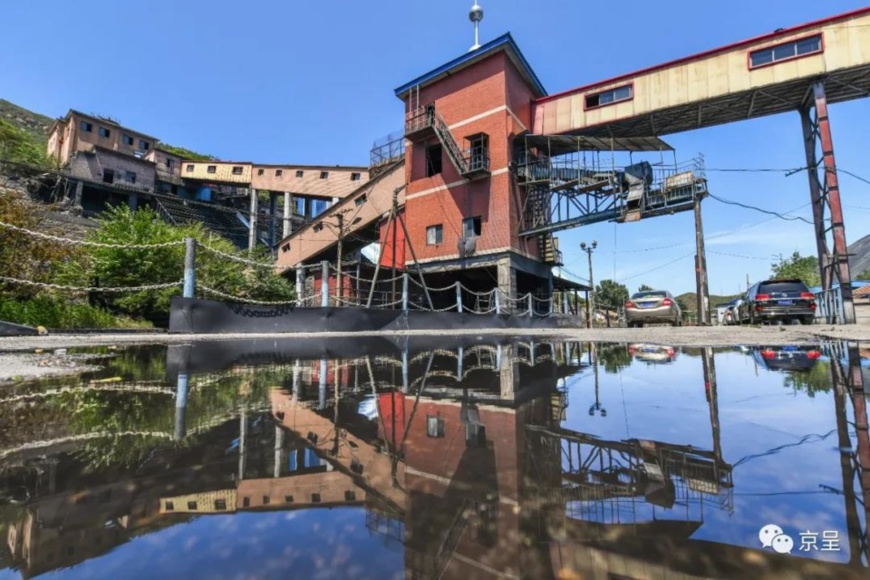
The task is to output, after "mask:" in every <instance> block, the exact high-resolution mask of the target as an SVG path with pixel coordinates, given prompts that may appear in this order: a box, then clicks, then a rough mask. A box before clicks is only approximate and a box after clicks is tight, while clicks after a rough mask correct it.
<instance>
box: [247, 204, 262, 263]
mask: <svg viewBox="0 0 870 580" xmlns="http://www.w3.org/2000/svg"><path fill="white" fill-rule="evenodd" d="M259 203H260V200H259V198H258V197H257V190H256V189H254V188H251V214H250V215H249V216H248V218H249V219H250V223H249V224H248V252H253V251H254V248H255V247H256V246H257V213H258V212H259V211H260V209H259Z"/></svg>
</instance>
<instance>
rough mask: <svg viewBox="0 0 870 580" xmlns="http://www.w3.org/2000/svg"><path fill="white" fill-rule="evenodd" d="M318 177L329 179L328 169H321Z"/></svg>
mask: <svg viewBox="0 0 870 580" xmlns="http://www.w3.org/2000/svg"><path fill="white" fill-rule="evenodd" d="M320 179H329V172H328V171H321V172H320Z"/></svg>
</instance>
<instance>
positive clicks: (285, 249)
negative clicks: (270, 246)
mask: <svg viewBox="0 0 870 580" xmlns="http://www.w3.org/2000/svg"><path fill="white" fill-rule="evenodd" d="M281 251H282V252H284V253H285V254H286V253H287V252H289V251H290V244H289V243H287V244H284V245H283V246H281Z"/></svg>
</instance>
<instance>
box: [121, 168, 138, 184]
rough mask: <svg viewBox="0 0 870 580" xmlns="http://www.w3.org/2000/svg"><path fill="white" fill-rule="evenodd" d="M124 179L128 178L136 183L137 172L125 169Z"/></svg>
mask: <svg viewBox="0 0 870 580" xmlns="http://www.w3.org/2000/svg"><path fill="white" fill-rule="evenodd" d="M124 179H126V180H127V181H129V182H130V183H136V174H135V173H133V172H132V171H125V172H124Z"/></svg>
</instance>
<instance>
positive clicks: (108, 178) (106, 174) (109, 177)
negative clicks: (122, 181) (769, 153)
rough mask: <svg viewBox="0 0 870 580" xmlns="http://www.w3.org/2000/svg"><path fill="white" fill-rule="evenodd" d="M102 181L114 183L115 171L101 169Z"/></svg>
mask: <svg viewBox="0 0 870 580" xmlns="http://www.w3.org/2000/svg"><path fill="white" fill-rule="evenodd" d="M103 183H115V172H114V171H113V170H111V169H103Z"/></svg>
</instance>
